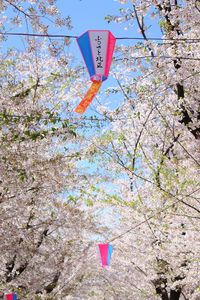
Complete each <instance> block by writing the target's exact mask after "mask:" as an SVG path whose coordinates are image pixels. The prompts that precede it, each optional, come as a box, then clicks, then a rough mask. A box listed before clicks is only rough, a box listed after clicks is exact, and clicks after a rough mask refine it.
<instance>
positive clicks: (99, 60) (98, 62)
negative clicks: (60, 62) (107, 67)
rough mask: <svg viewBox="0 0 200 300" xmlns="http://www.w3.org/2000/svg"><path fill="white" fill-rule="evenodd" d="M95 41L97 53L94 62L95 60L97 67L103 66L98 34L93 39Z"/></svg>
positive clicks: (100, 41)
mask: <svg viewBox="0 0 200 300" xmlns="http://www.w3.org/2000/svg"><path fill="white" fill-rule="evenodd" d="M95 41H96V50H97V52H96V53H97V55H96V62H97V68H103V65H102V63H103V57H102V53H101V46H102V38H101V37H100V36H99V35H98V36H97V38H96V39H95Z"/></svg>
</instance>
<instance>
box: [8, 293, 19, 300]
mask: <svg viewBox="0 0 200 300" xmlns="http://www.w3.org/2000/svg"><path fill="white" fill-rule="evenodd" d="M6 300H17V294H15V293H11V294H6Z"/></svg>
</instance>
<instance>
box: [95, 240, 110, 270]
mask: <svg viewBox="0 0 200 300" xmlns="http://www.w3.org/2000/svg"><path fill="white" fill-rule="evenodd" d="M98 247H99V254H100V258H101V264H102V267H106V266H109V265H110V259H111V255H112V251H113V246H112V245H109V244H98Z"/></svg>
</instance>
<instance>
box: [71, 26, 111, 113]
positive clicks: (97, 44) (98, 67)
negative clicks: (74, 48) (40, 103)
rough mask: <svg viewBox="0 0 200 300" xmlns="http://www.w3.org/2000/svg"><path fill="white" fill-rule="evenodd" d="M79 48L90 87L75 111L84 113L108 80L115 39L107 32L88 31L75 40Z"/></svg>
mask: <svg viewBox="0 0 200 300" xmlns="http://www.w3.org/2000/svg"><path fill="white" fill-rule="evenodd" d="M77 42H78V45H79V48H80V50H81V53H82V56H83V59H84V61H85V64H86V66H87V69H88V73H89V75H90V79H91V81H93V84H92V86H91V87H90V89H89V90H88V92H87V93H86V95H85V97H84V98H83V100H82V101H81V102H80V104H79V105H78V106H77V108H76V109H75V111H76V112H78V113H84V112H85V110H86V108H87V107H88V105H89V104H90V103H91V101H92V100H93V98H94V96H95V95H96V94H97V92H98V90H99V88H100V86H101V84H102V82H103V81H104V80H106V79H107V78H108V74H109V70H110V65H111V62H112V56H113V51H114V47H115V42H116V38H115V37H114V36H113V35H112V33H111V32H110V31H108V30H88V31H87V32H85V33H84V34H82V35H81V36H80V37H78V38H77Z"/></svg>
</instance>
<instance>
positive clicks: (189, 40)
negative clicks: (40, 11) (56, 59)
mask: <svg viewBox="0 0 200 300" xmlns="http://www.w3.org/2000/svg"><path fill="white" fill-rule="evenodd" d="M0 34H1V35H7V36H9V35H10V36H32V37H52V38H71V39H76V38H78V36H76V35H65V34H45V33H44V34H43V33H24V32H0ZM116 39H117V40H138V41H141V40H145V41H147V40H146V39H144V38H143V37H126V36H125V37H116ZM148 40H150V41H171V42H175V41H176V42H190V43H191V42H192V43H196V42H200V38H178V39H168V38H160V37H148Z"/></svg>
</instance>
